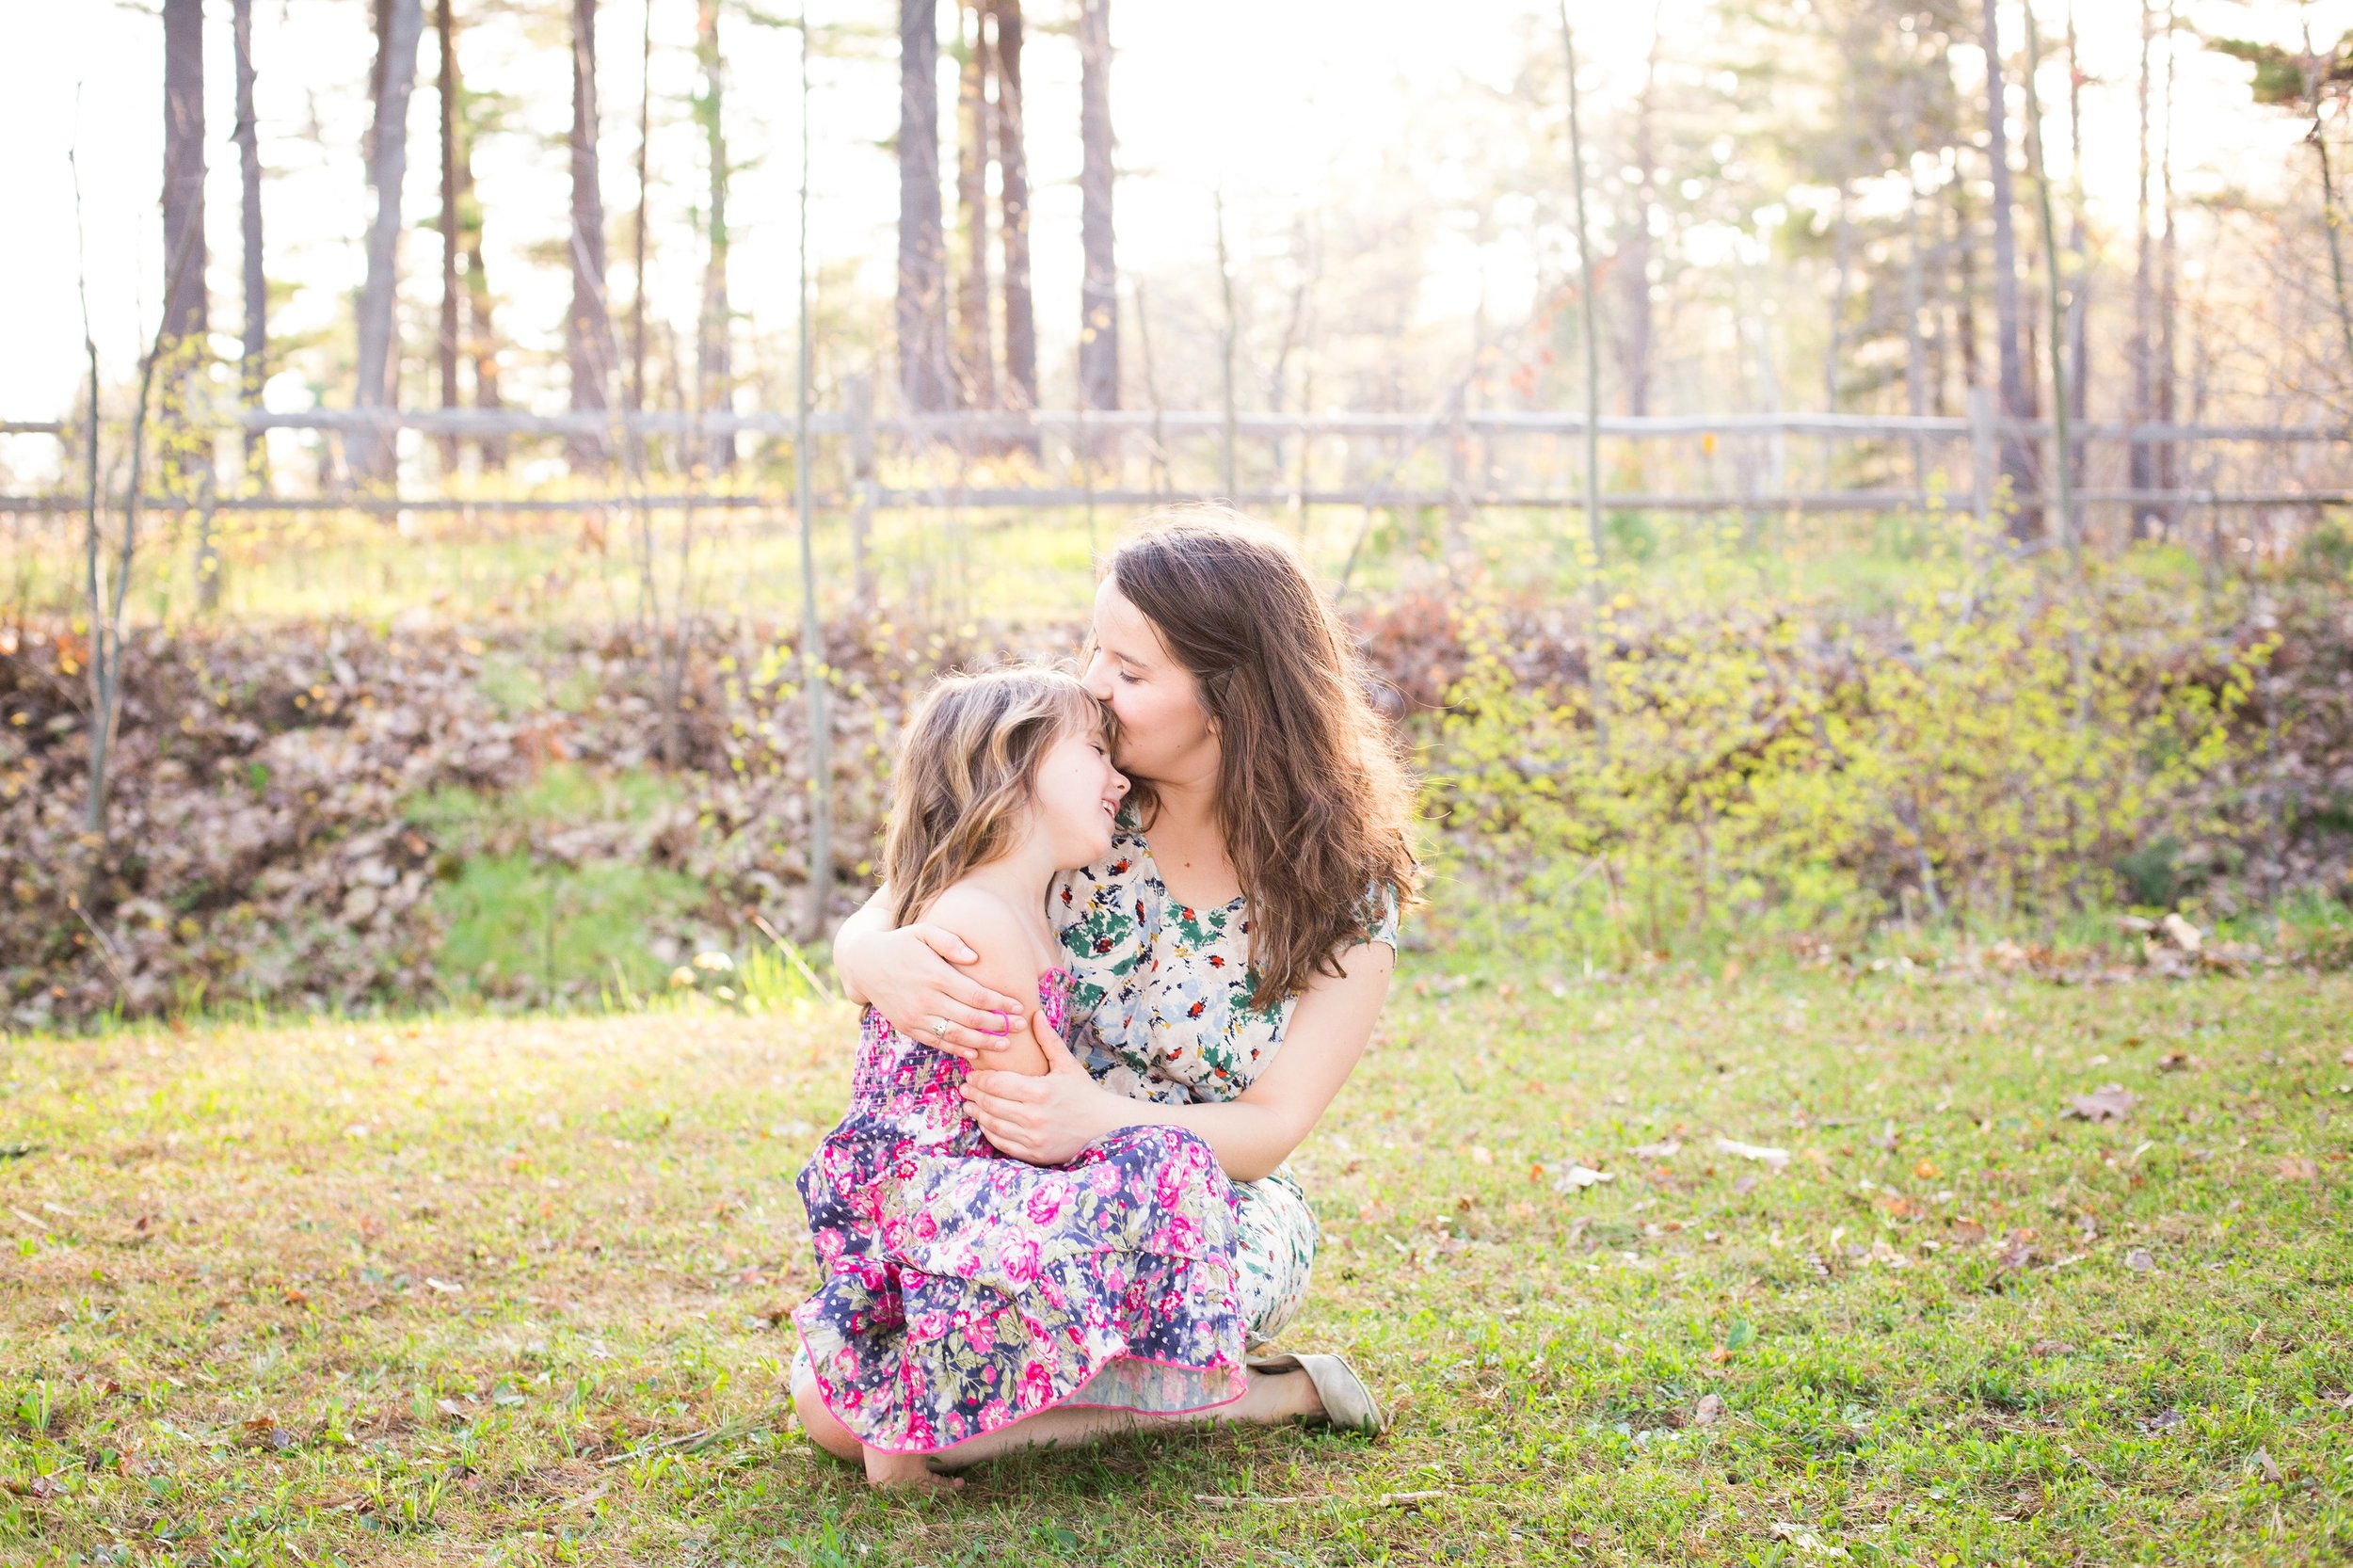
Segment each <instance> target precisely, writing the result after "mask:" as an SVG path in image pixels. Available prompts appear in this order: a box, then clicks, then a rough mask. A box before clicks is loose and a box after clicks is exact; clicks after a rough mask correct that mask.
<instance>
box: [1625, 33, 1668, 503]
mask: <svg viewBox="0 0 2353 1568" xmlns="http://www.w3.org/2000/svg"><path fill="white" fill-rule="evenodd" d="M1658 46H1659V26H1658V9H1657V7H1653V8H1652V10H1651V33H1650V57H1649V60H1648V62H1647V63H1646V64H1645V65H1644V67H1643V70H1642V91H1641V96H1639V97H1637V98H1636V99H1635V101H1634V169H1635V181H1636V186H1635V201H1634V218H1633V223H1632V224H1631V226H1630V227H1629V228H1628V229H1627V231H1626V236H1625V244H1623V245H1621V246H1619V247H1618V267H1619V270H1620V272H1621V273H1622V274H1623V276H1624V279H1625V283H1624V287H1625V344H1624V345H1623V346H1622V347H1621V348H1620V349H1619V352H1618V363H1619V367H1620V369H1621V370H1622V371H1623V372H1624V374H1625V411H1626V412H1627V413H1628V414H1629V415H1631V416H1632V417H1634V418H1636V419H1641V418H1642V417H1643V416H1644V415H1646V414H1648V413H1649V412H1650V357H1651V297H1650V288H1651V280H1650V264H1651V240H1650V220H1651V212H1652V209H1653V208H1654V207H1655V206H1656V205H1657V194H1658V137H1657V125H1656V124H1655V123H1654V121H1655V120H1656V116H1655V114H1654V112H1653V110H1654V105H1655V103H1656V100H1657V89H1658ZM1628 450H1629V451H1630V452H1632V453H1633V454H1634V455H1635V456H1636V459H1637V460H1639V458H1640V455H1641V443H1640V442H1632V443H1629V445H1628ZM1634 488H1636V489H1641V488H1642V487H1641V485H1640V484H1637V485H1635V486H1634Z"/></svg>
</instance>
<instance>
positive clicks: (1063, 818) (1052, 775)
mask: <svg viewBox="0 0 2353 1568" xmlns="http://www.w3.org/2000/svg"><path fill="white" fill-rule="evenodd" d="M1127 793H1128V780H1127V779H1126V778H1125V777H1123V776H1121V775H1120V773H1119V770H1118V769H1116V768H1114V767H1112V757H1111V749H1110V747H1109V746H1108V745H1107V744H1105V739H1104V730H1103V726H1102V725H1100V724H1099V723H1098V724H1091V725H1089V726H1088V727H1087V728H1084V729H1077V730H1072V731H1070V732H1069V733H1067V734H1065V735H1064V736H1063V737H1062V739H1060V740H1058V741H1056V742H1055V743H1054V744H1053V745H1051V746H1050V747H1048V750H1047V752H1046V755H1045V756H1044V757H1042V758H1040V759H1039V760H1038V765H1037V782H1036V784H1035V786H1034V788H1033V790H1032V800H1033V801H1034V802H1035V804H1036V809H1037V816H1036V819H1035V820H1036V822H1037V824H1038V825H1039V826H1041V827H1042V828H1043V829H1044V830H1045V833H1046V837H1047V840H1048V843H1049V844H1050V845H1051V846H1052V849H1053V855H1054V864H1055V865H1056V866H1057V867H1059V868H1061V869H1062V870H1064V871H1075V870H1077V869H1078V868H1079V867H1080V866H1085V865H1092V864H1093V863H1094V862H1096V861H1097V860H1100V859H1101V858H1103V856H1106V855H1109V854H1110V853H1111V849H1112V819H1113V818H1115V817H1116V816H1117V815H1118V814H1119V803H1120V801H1121V800H1123V799H1125V798H1126V796H1127Z"/></svg>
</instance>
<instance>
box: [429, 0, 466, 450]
mask: <svg viewBox="0 0 2353 1568" xmlns="http://www.w3.org/2000/svg"><path fill="white" fill-rule="evenodd" d="M451 7H452V0H435V3H434V7H433V40H434V44H435V46H436V47H437V49H438V50H439V51H440V66H441V74H440V92H439V96H440V100H441V105H440V106H441V127H440V129H441V221H440V231H441V319H440V330H439V332H437V333H436V334H435V336H436V338H437V340H438V341H437V342H436V344H435V345H434V346H435V347H436V348H438V349H439V350H440V369H441V407H442V408H456V407H458V405H459V403H460V402H461V401H462V399H461V398H460V396H459V394H458V386H457V336H458V323H457V311H458V293H457V252H458V246H459V244H460V241H459V238H458V229H457V21H456V17H455V16H453V15H452V14H451ZM440 446H441V473H442V475H443V477H444V478H446V477H447V476H449V475H451V474H454V473H456V472H457V438H456V437H455V436H443V437H442V438H441V441H440Z"/></svg>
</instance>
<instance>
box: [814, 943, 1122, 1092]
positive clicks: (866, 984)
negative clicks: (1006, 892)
mask: <svg viewBox="0 0 2353 1568" xmlns="http://www.w3.org/2000/svg"><path fill="white" fill-rule="evenodd" d="M852 956H854V967H855V968H856V987H857V989H858V990H860V991H862V992H864V993H865V996H866V999H867V1000H868V1001H870V1002H872V1004H873V1008H874V1011H875V1012H877V1013H880V1014H881V1015H882V1016H884V1017H885V1018H887V1019H888V1020H889V1022H890V1027H891V1028H893V1029H895V1030H897V1031H898V1032H900V1033H901V1034H904V1035H905V1036H906V1037H907V1038H908V1039H910V1040H920V1041H922V1042H923V1043H924V1044H925V1045H927V1046H937V1047H938V1048H940V1049H941V1050H944V1051H947V1052H948V1053H949V1054H951V1055H953V1056H961V1057H963V1058H964V1059H965V1060H966V1061H968V1062H972V1061H978V1060H981V1058H982V1053H983V1052H985V1051H992V1050H1001V1049H1003V1048H1004V1046H1005V1042H1006V1040H1007V1039H1009V1038H1010V1037H1011V1035H1012V1032H1013V1030H1014V1028H1015V1027H1016V1025H1018V1024H1019V1023H1020V1022H1021V1020H1022V1017H1023V1016H1024V1015H1025V1014H1026V1013H1028V1012H1029V1011H1030V1003H1029V1002H1027V1001H1024V1000H1022V999H1020V998H1018V997H1009V996H1006V995H1005V994H1004V993H1003V992H1001V991H993V990H991V989H989V988H988V987H987V986H985V985H984V984H981V983H980V982H979V981H977V980H975V979H973V978H972V977H971V976H970V975H968V974H966V973H965V972H964V971H963V970H962V969H960V968H957V967H956V966H958V965H959V964H970V963H974V962H976V961H977V960H978V959H979V957H980V954H978V953H976V952H973V951H972V949H971V948H970V947H969V946H968V945H967V944H966V942H965V940H964V939H963V938H962V937H960V936H957V935H956V934H955V933H954V932H952V931H950V930H949V929H948V928H947V927H945V926H938V925H927V924H916V925H904V926H901V927H899V929H897V930H896V931H878V932H875V933H873V934H872V935H871V936H862V937H859V938H858V939H857V941H856V949H855V954H854V955H853V954H847V953H838V954H837V964H838V963H839V959H840V957H852ZM943 1020H944V1021H945V1022H946V1024H947V1028H946V1030H945V1031H941V1030H940V1029H939V1028H938V1025H939V1024H940V1023H941V1022H942V1021H943ZM1064 1054H1065V1055H1066V1054H1068V1053H1067V1052H1065V1053H1064ZM1082 1076H1083V1075H1082Z"/></svg>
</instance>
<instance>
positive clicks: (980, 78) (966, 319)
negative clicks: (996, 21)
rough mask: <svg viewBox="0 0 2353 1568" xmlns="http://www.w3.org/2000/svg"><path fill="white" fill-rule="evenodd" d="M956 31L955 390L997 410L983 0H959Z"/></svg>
mask: <svg viewBox="0 0 2353 1568" xmlns="http://www.w3.org/2000/svg"><path fill="white" fill-rule="evenodd" d="M967 20H969V22H970V24H971V28H970V33H969V35H968V36H967V34H966V30H965V24H966V22H967ZM956 32H957V37H958V39H959V40H961V47H960V49H959V51H958V56H959V58H958V66H959V70H958V72H957V88H956V230H957V252H956V260H957V262H958V268H957V284H956V338H955V344H956V392H957V396H958V401H959V402H960V403H962V404H963V406H964V407H966V408H995V407H997V376H996V334H995V332H994V331H993V330H991V314H992V312H990V310H989V299H988V296H989V287H988V160H989V152H990V149H989V134H988V133H989V111H988V13H987V12H986V11H984V10H983V9H982V8H981V0H958V5H957V9H956Z"/></svg>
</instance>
